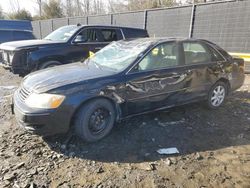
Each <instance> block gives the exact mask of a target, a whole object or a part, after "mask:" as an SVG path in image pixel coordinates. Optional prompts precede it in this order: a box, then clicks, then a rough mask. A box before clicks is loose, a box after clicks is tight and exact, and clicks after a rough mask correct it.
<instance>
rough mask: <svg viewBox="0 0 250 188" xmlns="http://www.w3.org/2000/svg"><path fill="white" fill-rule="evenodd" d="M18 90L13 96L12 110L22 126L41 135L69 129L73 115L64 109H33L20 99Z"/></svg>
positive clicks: (63, 131)
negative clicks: (70, 115)
mask: <svg viewBox="0 0 250 188" xmlns="http://www.w3.org/2000/svg"><path fill="white" fill-rule="evenodd" d="M17 92H18V91H16V92H15V94H14V97H13V105H12V112H13V113H14V114H15V118H16V121H17V123H18V125H19V126H20V127H22V128H24V129H25V130H26V131H28V132H31V133H34V134H37V135H40V136H48V135H55V134H62V133H66V132H67V131H68V129H69V127H70V125H69V124H70V119H71V117H69V116H67V115H66V114H65V112H64V111H60V110H58V109H56V110H54V109H53V110H37V109H32V108H30V107H28V106H27V105H26V104H25V103H24V102H23V101H21V100H20V99H19V97H18V94H17Z"/></svg>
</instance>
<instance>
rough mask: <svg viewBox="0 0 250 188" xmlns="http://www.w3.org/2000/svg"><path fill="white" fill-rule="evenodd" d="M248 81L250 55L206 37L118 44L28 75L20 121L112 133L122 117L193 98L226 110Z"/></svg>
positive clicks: (43, 131)
mask: <svg viewBox="0 0 250 188" xmlns="http://www.w3.org/2000/svg"><path fill="white" fill-rule="evenodd" d="M243 82H244V60H243V59H240V58H233V57H232V56H230V55H229V54H228V53H227V52H226V51H224V50H223V49H221V48H220V47H219V46H217V45H215V44H213V43H211V42H209V41H205V40H196V39H176V38H143V39H134V40H132V39H131V40H124V41H118V42H113V43H111V44H110V45H108V46H106V47H105V48H103V49H102V50H100V51H99V52H97V53H96V54H95V55H94V56H92V57H90V58H88V59H87V60H85V62H83V63H80V62H79V63H73V64H69V65H63V66H59V67H54V68H49V69H45V70H41V71H38V72H35V73H31V74H30V75H28V76H26V77H25V78H24V80H23V82H22V84H21V86H20V88H19V89H18V90H17V91H16V92H15V94H14V98H13V103H14V104H13V111H14V113H15V116H16V119H17V122H18V123H19V124H20V125H21V126H22V127H24V128H25V129H26V130H28V131H31V132H33V133H35V134H39V135H53V134H58V133H66V132H67V131H69V129H70V128H73V129H74V130H75V133H76V134H77V135H78V136H79V137H81V138H82V139H83V140H84V141H87V142H94V141H97V140H99V139H101V138H103V137H105V136H106V135H107V134H108V133H109V132H110V131H111V129H112V127H113V126H114V125H115V122H117V121H119V120H122V119H124V118H128V117H131V116H134V115H139V114H143V113H147V112H152V111H156V110H162V109H166V108H170V107H173V106H179V105H183V104H187V103H191V102H197V101H206V103H207V105H208V106H209V107H210V108H211V109H216V108H218V107H220V106H221V105H222V104H223V102H224V101H225V98H226V96H227V95H228V94H229V93H230V92H231V91H233V90H236V89H237V88H239V87H241V86H242V84H243Z"/></svg>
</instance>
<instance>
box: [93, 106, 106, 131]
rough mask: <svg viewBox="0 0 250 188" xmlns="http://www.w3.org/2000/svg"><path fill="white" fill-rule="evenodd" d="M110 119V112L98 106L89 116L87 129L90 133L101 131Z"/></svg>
mask: <svg viewBox="0 0 250 188" xmlns="http://www.w3.org/2000/svg"><path fill="white" fill-rule="evenodd" d="M109 121H110V113H109V111H108V110H107V109H104V108H98V109H96V110H95V111H94V112H93V113H92V114H91V116H90V119H89V129H90V131H91V133H92V134H98V133H100V132H102V131H103V130H104V129H105V128H106V127H107V125H108V124H109Z"/></svg>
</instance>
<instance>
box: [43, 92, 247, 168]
mask: <svg viewBox="0 0 250 188" xmlns="http://www.w3.org/2000/svg"><path fill="white" fill-rule="evenodd" d="M249 122H250V93H249V92H248V91H245V92H244V91H237V92H234V93H233V94H232V95H230V96H229V97H228V99H227V101H226V102H225V104H224V106H223V107H221V108H219V109H218V110H209V109H207V108H206V107H205V105H204V104H203V103H195V104H189V105H185V106H181V107H176V108H172V109H169V110H168V111H161V112H155V113H150V114H147V115H141V116H137V117H134V118H131V119H128V120H126V121H123V122H122V123H119V124H117V126H116V127H115V128H114V129H113V130H112V132H111V133H110V134H109V135H108V136H107V137H106V138H104V139H102V140H100V141H98V142H95V143H84V142H82V141H81V140H80V139H78V138H77V137H75V136H73V137H67V136H60V137H54V138H46V139H45V141H46V142H47V143H48V144H49V146H50V147H51V148H52V149H53V150H55V151H57V152H59V153H62V154H64V155H66V156H70V157H72V156H74V157H77V158H82V159H89V160H94V161H102V162H120V163H123V162H124V163H125V162H129V163H131V162H132V163H138V162H142V161H155V160H159V159H161V158H166V157H168V156H166V155H160V154H158V153H157V152H156V151H157V150H158V149H160V148H169V147H176V148H177V149H178V150H179V152H180V154H177V155H186V154H191V153H196V152H202V151H214V150H217V149H221V148H226V147H230V146H240V145H247V144H250V126H249V124H250V123H249ZM66 138H68V139H66Z"/></svg>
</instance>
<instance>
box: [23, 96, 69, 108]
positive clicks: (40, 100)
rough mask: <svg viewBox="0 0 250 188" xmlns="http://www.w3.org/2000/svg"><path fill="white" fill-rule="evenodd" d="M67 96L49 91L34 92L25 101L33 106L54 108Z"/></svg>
mask: <svg viewBox="0 0 250 188" xmlns="http://www.w3.org/2000/svg"><path fill="white" fill-rule="evenodd" d="M64 99H65V96H63V95H56V94H48V93H42V94H37V93H32V94H31V95H30V96H29V97H28V98H27V99H26V100H25V103H26V104H27V105H28V106H29V107H32V108H44V109H54V108H57V107H59V106H60V105H61V104H62V102H63V101H64Z"/></svg>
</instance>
